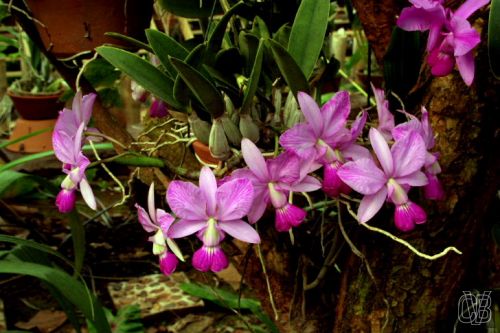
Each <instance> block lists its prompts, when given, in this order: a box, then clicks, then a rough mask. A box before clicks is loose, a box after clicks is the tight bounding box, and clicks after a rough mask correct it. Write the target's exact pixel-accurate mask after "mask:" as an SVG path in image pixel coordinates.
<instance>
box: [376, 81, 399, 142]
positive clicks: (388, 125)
mask: <svg viewBox="0 0 500 333" xmlns="http://www.w3.org/2000/svg"><path fill="white" fill-rule="evenodd" d="M370 84H371V86H372V90H373V95H374V96H375V102H376V104H377V115H378V127H377V129H378V131H379V132H380V134H382V136H383V137H384V138H385V140H386V141H390V140H392V134H391V131H392V129H393V128H394V115H393V114H392V113H391V111H389V101H388V100H387V99H386V98H385V93H384V90H383V89H378V88H375V86H374V85H373V83H370Z"/></svg>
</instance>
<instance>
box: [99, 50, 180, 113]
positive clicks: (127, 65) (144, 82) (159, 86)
mask: <svg viewBox="0 0 500 333" xmlns="http://www.w3.org/2000/svg"><path fill="white" fill-rule="evenodd" d="M96 51H97V53H99V54H100V55H101V56H102V57H103V58H104V59H106V60H107V61H109V62H110V63H111V64H112V65H113V66H115V67H116V68H118V69H119V70H121V71H122V72H124V73H125V74H127V75H129V76H130V77H131V78H132V79H133V80H135V81H136V82H137V84H139V85H140V86H142V87H144V89H146V90H147V91H150V92H151V93H152V94H154V95H156V96H158V97H159V98H161V99H162V100H164V101H165V102H167V103H168V104H170V105H171V106H173V107H174V108H176V109H182V106H181V105H180V104H179V103H178V102H177V101H176V100H175V98H174V96H173V88H174V82H173V80H172V79H171V78H169V77H168V76H167V75H165V74H164V73H162V72H161V71H160V70H159V69H158V68H156V67H155V66H153V65H152V64H150V63H149V62H147V61H146V60H144V59H142V58H141V57H139V56H137V55H136V54H134V53H131V52H128V51H124V50H121V49H118V48H115V47H109V46H100V47H98V48H96Z"/></svg>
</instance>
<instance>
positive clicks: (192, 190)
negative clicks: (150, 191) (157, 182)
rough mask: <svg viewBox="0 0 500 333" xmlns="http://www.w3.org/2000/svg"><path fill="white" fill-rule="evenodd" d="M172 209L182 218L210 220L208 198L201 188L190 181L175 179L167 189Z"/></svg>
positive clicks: (168, 200)
mask: <svg viewBox="0 0 500 333" xmlns="http://www.w3.org/2000/svg"><path fill="white" fill-rule="evenodd" d="M167 202H168V205H169V206H170V209H172V211H173V212H174V213H175V215H177V216H178V217H180V218H183V219H191V220H205V221H206V220H208V216H207V213H206V210H205V208H206V199H205V196H204V195H203V194H202V193H201V190H200V189H199V188H198V187H196V186H195V185H193V184H191V183H189V182H182V181H178V180H174V181H173V182H171V183H170V185H169V186H168V190H167Z"/></svg>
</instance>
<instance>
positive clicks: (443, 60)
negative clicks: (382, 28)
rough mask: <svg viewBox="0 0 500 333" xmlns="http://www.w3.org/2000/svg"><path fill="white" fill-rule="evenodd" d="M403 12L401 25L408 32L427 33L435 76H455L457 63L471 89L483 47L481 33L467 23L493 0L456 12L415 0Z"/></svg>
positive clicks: (470, 0) (474, 0)
mask: <svg viewBox="0 0 500 333" xmlns="http://www.w3.org/2000/svg"><path fill="white" fill-rule="evenodd" d="M411 2H412V4H413V7H408V8H405V9H403V11H402V12H401V15H400V17H399V19H398V22H397V25H398V26H399V27H400V28H401V29H404V30H407V31H427V30H429V38H428V40H427V51H428V52H429V55H428V57H427V62H428V64H429V65H430V67H431V72H432V74H433V75H435V76H445V75H448V74H450V73H451V71H452V70H453V67H454V66H455V63H456V64H457V67H458V70H459V72H460V75H461V76H462V78H463V80H464V82H465V83H466V84H467V85H471V84H472V81H473V80H474V67H475V65H474V54H473V49H474V48H475V47H476V46H477V45H478V44H479V43H480V36H479V33H478V32H477V31H476V30H475V29H474V28H472V26H471V25H470V23H469V22H468V21H467V18H469V16H470V15H472V14H473V13H474V12H475V11H477V10H478V9H479V8H481V7H483V6H485V5H486V4H488V3H489V0H467V1H465V2H464V3H463V4H462V5H461V6H460V7H459V8H458V9H457V10H456V11H455V12H452V11H451V10H450V9H448V8H445V7H443V4H442V1H432V0H413V1H411Z"/></svg>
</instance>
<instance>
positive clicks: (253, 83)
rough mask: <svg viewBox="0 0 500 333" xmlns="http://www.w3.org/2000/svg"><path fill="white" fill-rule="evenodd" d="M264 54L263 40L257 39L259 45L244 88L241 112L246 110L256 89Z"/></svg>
mask: <svg viewBox="0 0 500 333" xmlns="http://www.w3.org/2000/svg"><path fill="white" fill-rule="evenodd" d="M263 54H264V42H263V40H262V39H261V40H260V41H259V47H258V49H257V54H256V56H255V61H254V63H253V66H252V68H253V69H252V73H251V74H250V77H249V78H248V84H247V88H246V89H245V94H244V96H243V103H242V105H241V112H246V111H248V109H249V108H250V106H251V105H252V100H253V97H254V96H255V93H256V91H257V87H258V84H259V79H260V73H261V70H262V57H263Z"/></svg>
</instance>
